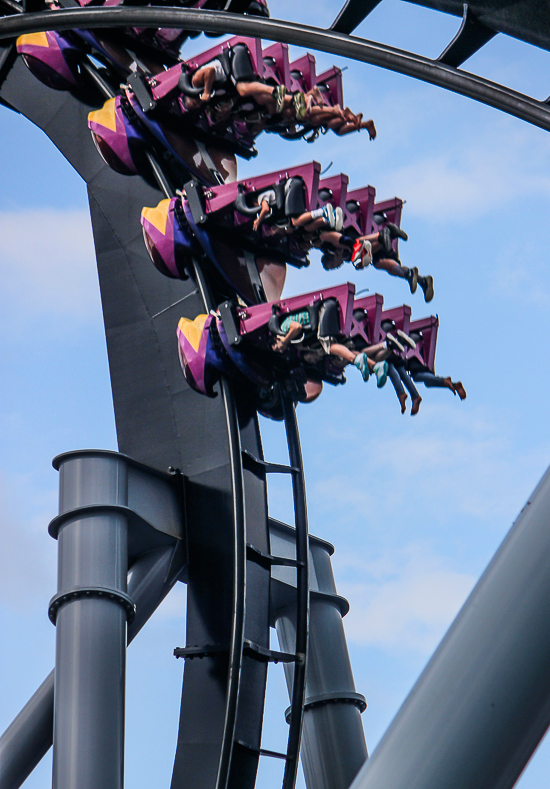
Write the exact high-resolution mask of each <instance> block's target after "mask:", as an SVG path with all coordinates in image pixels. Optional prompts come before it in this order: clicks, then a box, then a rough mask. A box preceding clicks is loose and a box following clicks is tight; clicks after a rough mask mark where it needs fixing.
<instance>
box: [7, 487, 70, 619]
mask: <svg viewBox="0 0 550 789" xmlns="http://www.w3.org/2000/svg"><path fill="white" fill-rule="evenodd" d="M29 491H33V493H32V495H30V494H29ZM23 502H24V504H23ZM25 511H26V515H24V514H23V512H25ZM56 513H57V491H56V490H51V491H48V490H46V491H41V492H37V491H36V489H35V486H33V485H32V480H31V478H30V475H29V476H28V477H27V476H24V475H13V474H9V475H8V474H6V473H0V541H1V545H2V549H1V550H0V599H1V600H2V604H3V605H4V606H6V607H8V608H11V609H12V610H16V611H22V610H25V611H27V612H28V611H29V610H35V609H43V608H44V606H45V604H46V603H47V601H48V600H49V599H50V597H51V596H52V595H53V594H54V593H55V589H56V585H55V573H56V570H55V567H56V560H55V557H56V543H55V542H54V540H52V538H51V537H50V536H49V534H48V532H47V526H48V523H49V521H50V520H51V518H52V517H53V516H54V515H55V514H56Z"/></svg>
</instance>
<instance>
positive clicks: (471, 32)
mask: <svg viewBox="0 0 550 789" xmlns="http://www.w3.org/2000/svg"><path fill="white" fill-rule="evenodd" d="M494 36H496V31H495V30H492V29H491V28H490V27H487V25H485V24H484V23H483V22H481V21H480V20H479V19H478V18H477V16H476V15H475V14H474V12H473V11H472V10H471V9H470V6H469V5H468V3H464V6H463V14H462V24H461V25H460V29H459V31H458V33H457V34H456V36H455V37H454V38H453V40H452V41H451V43H450V44H449V46H448V47H446V49H445V50H444V51H443V52H442V53H441V55H440V56H439V57H438V58H437V61H438V62H439V63H443V64H444V65H445V66H453V67H454V68H458V67H459V66H461V65H462V63H464V62H465V61H466V60H468V58H470V57H472V55H474V54H475V53H476V52H477V51H478V50H479V49H481V47H483V46H485V44H486V43H487V42H488V41H490V40H491V39H492V38H494Z"/></svg>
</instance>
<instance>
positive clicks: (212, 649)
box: [174, 638, 304, 663]
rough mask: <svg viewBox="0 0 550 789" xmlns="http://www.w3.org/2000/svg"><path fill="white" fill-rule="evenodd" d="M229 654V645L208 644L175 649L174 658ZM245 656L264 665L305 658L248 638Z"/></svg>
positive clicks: (244, 643)
mask: <svg viewBox="0 0 550 789" xmlns="http://www.w3.org/2000/svg"><path fill="white" fill-rule="evenodd" d="M227 652H229V646H228V645H227V644H206V645H205V646H202V647H176V648H175V649H174V657H176V658H183V659H184V660H193V659H194V658H204V657H215V656H216V655H223V654H225V653H227ZM243 655H247V657H251V658H254V660H259V661H261V662H262V663H294V662H300V661H302V660H303V659H304V656H303V655H301V654H298V655H294V654H293V653H291V652H277V651H276V650H274V649H268V648H267V647H261V646H260V645H259V644H255V643H254V641H250V640H249V639H247V638H245V640H244V642H243Z"/></svg>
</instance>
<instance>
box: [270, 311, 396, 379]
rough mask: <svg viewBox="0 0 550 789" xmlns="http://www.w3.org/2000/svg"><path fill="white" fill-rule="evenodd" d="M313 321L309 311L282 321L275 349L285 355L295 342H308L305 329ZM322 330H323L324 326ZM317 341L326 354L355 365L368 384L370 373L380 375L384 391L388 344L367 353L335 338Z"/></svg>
mask: <svg viewBox="0 0 550 789" xmlns="http://www.w3.org/2000/svg"><path fill="white" fill-rule="evenodd" d="M310 321H311V319H310V314H309V311H308V310H300V311H299V312H294V313H290V314H289V315H286V316H285V317H284V318H283V319H282V320H281V321H280V332H279V331H277V334H276V336H275V339H274V340H273V344H272V348H273V350H275V351H279V352H280V353H284V352H285V351H286V350H288V348H289V347H290V345H291V343H302V342H303V340H304V329H307V328H311V322H310ZM270 328H271V327H270ZM319 328H320V329H321V326H319ZM317 339H318V340H319V342H320V344H321V348H322V351H323V353H324V354H326V355H329V356H336V357H337V358H338V359H341V360H342V361H344V362H345V364H353V365H354V366H355V367H357V369H358V370H359V371H360V373H361V375H362V376H363V380H364V381H365V382H366V381H368V379H369V377H370V374H371V373H373V374H374V375H375V376H376V381H377V383H376V385H377V387H378V388H379V389H381V388H382V387H383V386H385V384H386V379H387V376H388V365H387V362H386V361H385V359H386V357H387V356H388V355H389V353H390V351H389V349H388V347H387V344H386V343H378V344H376V345H371V346H370V347H369V348H367V349H365V350H364V351H356V350H355V349H353V348H348V347H347V346H346V345H343V344H342V343H340V342H336V341H335V339H334V338H333V337H331V336H321V335H320V334H318V335H317ZM371 357H372V358H371Z"/></svg>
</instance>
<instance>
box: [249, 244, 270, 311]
mask: <svg viewBox="0 0 550 789" xmlns="http://www.w3.org/2000/svg"><path fill="white" fill-rule="evenodd" d="M244 259H245V263H246V268H247V271H248V276H249V277H250V284H251V285H252V290H253V291H254V295H255V296H256V300H257V301H259V302H265V301H267V296H266V295H265V290H264V286H263V284H262V280H261V278H260V274H259V272H258V266H257V265H256V258H255V256H254V255H253V254H252V252H245V253H244Z"/></svg>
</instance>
